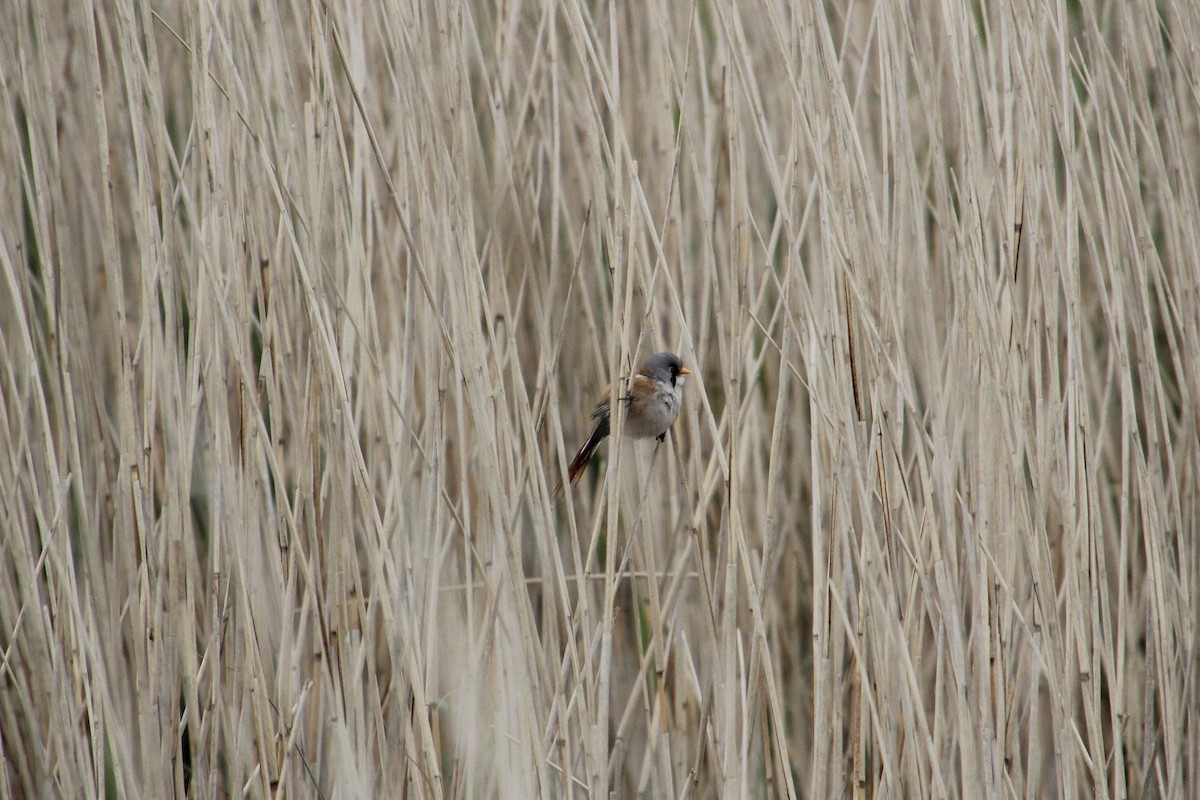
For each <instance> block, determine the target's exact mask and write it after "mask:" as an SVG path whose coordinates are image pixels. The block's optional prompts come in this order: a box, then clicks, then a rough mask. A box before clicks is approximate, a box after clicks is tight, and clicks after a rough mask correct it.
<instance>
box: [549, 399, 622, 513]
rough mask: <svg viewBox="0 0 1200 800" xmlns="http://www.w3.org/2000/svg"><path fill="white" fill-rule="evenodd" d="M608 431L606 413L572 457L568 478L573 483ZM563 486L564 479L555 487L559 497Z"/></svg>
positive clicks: (555, 493) (556, 495)
mask: <svg viewBox="0 0 1200 800" xmlns="http://www.w3.org/2000/svg"><path fill="white" fill-rule="evenodd" d="M608 433H609V425H608V415H607V414H605V415H604V416H603V417H602V418H601V419H600V421H599V422H597V423H596V427H595V428H594V429H593V430H592V435H591V436H589V437H588V438H587V441H586V442H584V443H583V447H581V448H579V452H578V453H576V454H575V457H574V458H573V459H571V464H570V466H568V467H567V478H568V479H569V480H570V481H571V483H572V485H574V483H575V482H576V481H577V480H579V476H580V475H582V474H583V471H584V470H585V469H587V465H588V462H589V461H591V460H592V456H593V455H595V453H596V448H597V447H599V446H600V442H602V441H604V437H606V436H608ZM562 488H563V485H562V481H559V482H558V485H557V486H555V487H554V495H553V496H554V497H558V495H559V493H560V492H562Z"/></svg>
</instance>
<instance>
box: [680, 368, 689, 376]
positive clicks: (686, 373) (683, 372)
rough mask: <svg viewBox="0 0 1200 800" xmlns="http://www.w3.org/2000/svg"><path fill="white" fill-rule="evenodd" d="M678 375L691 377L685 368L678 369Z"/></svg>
mask: <svg viewBox="0 0 1200 800" xmlns="http://www.w3.org/2000/svg"><path fill="white" fill-rule="evenodd" d="M679 374H680V375H691V374H692V371H691V370H690V369H688V368H687V367H680V368H679Z"/></svg>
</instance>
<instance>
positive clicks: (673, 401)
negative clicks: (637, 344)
mask: <svg viewBox="0 0 1200 800" xmlns="http://www.w3.org/2000/svg"><path fill="white" fill-rule="evenodd" d="M691 374H692V371H691V370H689V369H685V368H684V366H683V361H682V360H681V359H680V358H679V356H677V355H675V354H674V353H655V354H654V355H652V356H650V357H649V358H647V359H646V360H645V362H643V364H642V365H641V366H640V367H638V369H637V372H635V373H634V374H633V377H632V378H630V379H629V380H628V382H627V384H626V385H627V392H628V394H626V395H625V396H624V397H622V398H620V399H621V400H622V401H624V403H625V428H624V430H625V435H627V436H632V437H633V438H634V439H649V438H650V437H652V436H653V437H654V438H656V439H658V440H659V441H660V442H661V441H663V440H664V439H666V438H667V431H668V430H669V429H670V427H671V425H673V424H674V423H675V418H676V417H678V416H679V406H680V404H681V403H682V401H683V376H684V375H691ZM610 389H611V387H610ZM609 396H610V394H609V392H608V391H605V393H604V399H603V400H601V401H600V402H599V403H597V404H596V408H595V409H594V410H593V411H592V419H594V420H596V427H595V428H593V429H592V435H591V436H589V437H588V438H587V441H586V442H584V443H583V447H581V448H579V452H578V453H576V454H575V458H573V459H571V465H570V466H569V467H568V468H567V477H568V478H570V481H571V483H575V482H576V481H577V480H578V479H579V476H580V475H582V474H583V470H584V469H585V468H586V467H587V465H588V462H589V461H591V460H592V455H593V454H594V453H595V452H596V448H597V447H598V446H599V445H600V442H602V441H603V440H604V437H605V436H608V434H609V432H610V431H611V430H612V427H611V425H610V419H611V416H610V414H609V411H610V409H609V406H608V398H609ZM561 491H562V481H559V482H558V485H557V486H555V487H554V496H555V497H557V496H558V494H559V492H561Z"/></svg>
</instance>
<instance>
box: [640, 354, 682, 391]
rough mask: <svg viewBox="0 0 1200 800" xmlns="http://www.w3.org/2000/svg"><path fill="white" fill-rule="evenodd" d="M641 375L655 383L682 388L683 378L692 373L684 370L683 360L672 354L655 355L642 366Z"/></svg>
mask: <svg viewBox="0 0 1200 800" xmlns="http://www.w3.org/2000/svg"><path fill="white" fill-rule="evenodd" d="M641 373H642V374H643V375H645V376H647V377H649V378H654V379H655V380H656V381H665V382H667V383H669V384H671V385H672V386H675V385H679V386H682V385H683V376H684V375H691V374H692V371H691V370H689V369H684V367H683V360H682V359H680V358H679V356H677V355H675V354H674V353H655V354H654V355H652V356H650V357H649V358H647V359H646V362H645V363H644V364H642V369H641Z"/></svg>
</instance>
